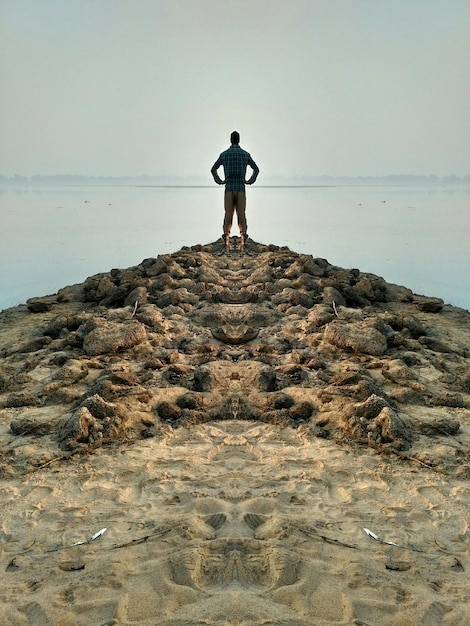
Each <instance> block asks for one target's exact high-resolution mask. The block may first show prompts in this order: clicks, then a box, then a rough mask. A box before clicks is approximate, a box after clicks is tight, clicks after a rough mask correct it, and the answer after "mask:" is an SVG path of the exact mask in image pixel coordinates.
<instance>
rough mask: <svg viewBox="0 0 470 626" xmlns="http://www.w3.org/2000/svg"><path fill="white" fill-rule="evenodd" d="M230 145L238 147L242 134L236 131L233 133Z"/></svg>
mask: <svg viewBox="0 0 470 626" xmlns="http://www.w3.org/2000/svg"><path fill="white" fill-rule="evenodd" d="M230 143H231V144H232V146H238V144H239V143H240V134H239V133H237V131H236V130H234V131H233V133H232V134H231V135H230Z"/></svg>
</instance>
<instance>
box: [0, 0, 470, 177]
mask: <svg viewBox="0 0 470 626" xmlns="http://www.w3.org/2000/svg"><path fill="white" fill-rule="evenodd" d="M0 37H1V49H2V54H1V56H0V174H1V175H5V176H12V175H14V174H19V175H25V176H31V175H34V174H42V175H52V174H79V175H85V176H138V175H154V176H159V175H161V176H172V175H174V176H202V177H208V179H209V178H210V167H211V166H212V164H213V163H214V161H215V160H216V158H217V157H218V155H219V153H220V152H221V151H222V150H225V149H226V148H227V147H228V145H229V137H230V133H231V131H232V130H238V131H239V132H240V135H241V142H240V144H241V146H242V147H243V148H245V149H246V150H248V151H249V152H250V153H251V155H252V157H253V158H254V159H255V161H256V162H257V163H258V165H259V167H260V169H261V173H262V174H264V175H266V176H267V177H276V176H288V177H292V176H302V175H306V176H319V175H331V176H383V175H388V174H417V175H430V174H435V175H440V176H446V175H451V174H455V175H457V176H467V175H469V174H470V115H469V111H470V1H469V0H223V1H222V0H40V1H38V0H0ZM208 182H210V181H209V180H208Z"/></svg>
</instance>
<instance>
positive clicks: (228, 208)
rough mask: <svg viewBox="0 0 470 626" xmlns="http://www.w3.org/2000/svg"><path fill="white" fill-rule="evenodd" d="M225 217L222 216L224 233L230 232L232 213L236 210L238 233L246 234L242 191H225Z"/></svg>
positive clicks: (244, 201) (244, 200)
mask: <svg viewBox="0 0 470 626" xmlns="http://www.w3.org/2000/svg"><path fill="white" fill-rule="evenodd" d="M224 207H225V217H224V235H226V236H228V235H229V234H230V229H231V228H232V221H233V214H234V212H235V211H236V213H237V220H238V228H239V229H240V235H241V236H242V237H245V236H246V215H245V209H246V195H245V192H244V191H226V192H225V197H224Z"/></svg>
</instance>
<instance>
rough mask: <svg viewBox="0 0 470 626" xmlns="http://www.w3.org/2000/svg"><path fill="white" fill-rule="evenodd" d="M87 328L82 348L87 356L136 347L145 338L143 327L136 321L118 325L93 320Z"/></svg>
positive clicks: (112, 352)
mask: <svg viewBox="0 0 470 626" xmlns="http://www.w3.org/2000/svg"><path fill="white" fill-rule="evenodd" d="M87 326H88V328H89V329H90V330H89V331H88V332H87V333H86V335H85V339H84V341H83V347H84V349H85V352H86V353H87V354H88V356H97V355H99V354H115V353H116V352H119V351H120V350H128V349H129V348H132V347H134V346H137V345H139V344H140V343H142V342H143V341H145V340H146V338H147V334H146V332H145V327H144V325H143V324H141V323H140V322H138V321H130V322H128V323H126V324H119V323H116V322H108V321H106V320H102V319H99V318H93V320H92V323H91V324H87Z"/></svg>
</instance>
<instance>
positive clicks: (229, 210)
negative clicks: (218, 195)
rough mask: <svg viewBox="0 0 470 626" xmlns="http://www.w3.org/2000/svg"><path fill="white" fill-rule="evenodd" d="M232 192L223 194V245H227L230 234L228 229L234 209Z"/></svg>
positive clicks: (229, 228)
mask: <svg viewBox="0 0 470 626" xmlns="http://www.w3.org/2000/svg"><path fill="white" fill-rule="evenodd" d="M234 200H235V198H234V192H233V191H227V192H226V193H225V196H224V208H225V217H224V225H223V229H224V240H225V245H226V246H227V245H228V238H229V236H230V230H231V228H232V220H233V212H234V210H235V202H234Z"/></svg>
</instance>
